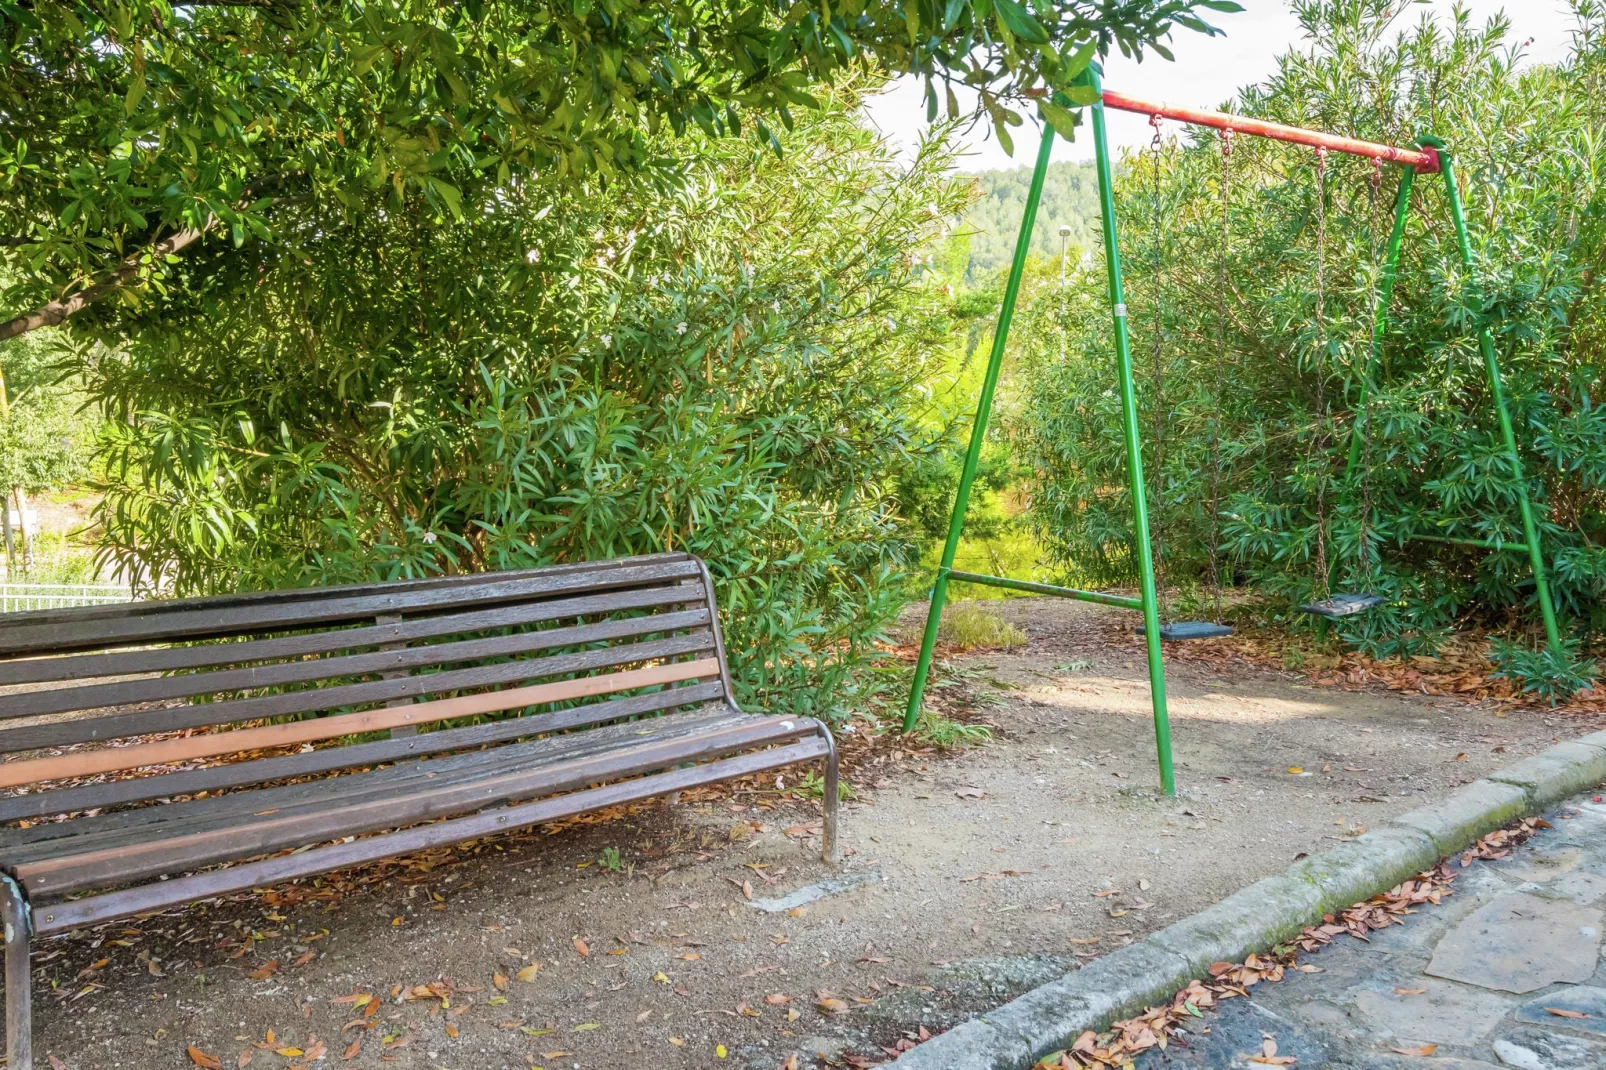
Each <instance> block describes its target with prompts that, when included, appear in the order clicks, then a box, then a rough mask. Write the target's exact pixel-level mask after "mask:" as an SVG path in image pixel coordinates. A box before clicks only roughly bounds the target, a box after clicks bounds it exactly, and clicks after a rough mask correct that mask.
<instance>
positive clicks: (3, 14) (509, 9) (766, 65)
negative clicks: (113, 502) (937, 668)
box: [0, 0, 1237, 340]
mask: <svg viewBox="0 0 1606 1070" xmlns="http://www.w3.org/2000/svg"><path fill="white" fill-rule="evenodd" d="M1200 9H1206V10H1210V9H1213V10H1218V11H1230V10H1237V5H1236V4H1232V3H1229V2H1226V0H1124V2H1122V3H1117V4H1112V3H1110V2H1108V0H1048V2H1044V3H1040V4H1034V5H1032V7H1031V8H1030V9H1028V8H1027V7H1026V6H1023V5H1022V4H1021V3H1019V2H1017V0H949V2H947V3H946V4H942V5H939V4H937V3H936V2H935V0H909V2H907V3H901V4H892V3H872V2H869V0H847V2H846V3H845V4H842V5H839V6H837V7H834V8H833V7H832V6H831V5H825V6H821V5H819V4H815V3H812V2H805V0H758V2H755V0H724V2H719V3H701V4H684V3H678V2H674V0H600V2H598V0H573V2H564V3H555V2H551V0H547V2H534V3H516V2H514V0H467V2H460V0H201V2H198V3H173V2H171V0H154V2H143V3H133V2H126V0H111V2H106V3H102V2H98V0H96V2H90V0H37V2H35V3H31V4H5V5H0V63H3V68H0V69H3V71H4V75H3V77H0V235H4V236H5V237H4V239H3V240H0V252H3V261H0V262H3V266H4V273H5V276H6V278H7V279H8V280H9V283H10V284H9V286H8V287H7V288H6V289H5V291H4V294H3V296H0V305H3V306H4V309H5V310H6V313H7V315H8V316H9V318H8V319H6V320H3V321H0V340H3V339H5V338H9V337H14V336H17V335H19V334H23V333H26V332H27V331H29V330H33V329H37V328H38V327H41V326H48V325H51V324H58V323H62V322H64V321H66V320H67V319H68V318H69V317H71V316H73V315H74V314H75V313H77V312H78V311H80V310H81V309H82V308H84V307H86V306H88V305H92V304H95V303H96V302H102V301H105V300H106V299H107V298H113V297H115V298H117V299H118V303H119V304H131V303H136V302H138V301H139V300H141V299H144V300H155V301H157V302H158V303H159V302H160V301H161V300H162V299H164V294H165V293H166V291H167V290H168V289H169V288H170V287H171V286H172V285H173V284H174V279H173V278H172V272H173V270H174V261H175V260H176V259H177V258H178V257H180V256H181V255H182V254H185V253H186V252H187V251H189V250H193V249H194V248H196V247H197V246H198V245H200V244H215V243H203V242H202V239H203V238H204V237H206V236H207V235H209V234H216V235H218V239H219V241H220V242H223V243H226V244H232V245H234V246H240V245H243V244H245V243H246V242H248V241H251V240H268V239H272V238H274V237H275V236H279V237H284V236H285V234H284V233H283V232H284V231H286V229H287V228H288V230H290V231H293V230H294V228H295V226H296V221H297V220H298V219H299V218H300V215H299V214H298V209H299V207H300V206H301V205H302V204H304V203H305V202H307V201H309V200H310V201H311V202H313V203H315V204H316V205H317V206H318V207H319V209H320V210H322V211H325V212H328V211H331V210H335V209H344V210H352V211H371V210H373V206H374V205H375V204H376V203H378V202H381V201H385V200H388V201H389V202H390V204H391V208H392V210H401V211H406V212H412V211H414V210H415V209H414V208H412V207H409V205H411V204H412V201H413V199H418V200H421V201H422V203H423V204H424V205H426V206H427V209H428V211H430V212H431V213H433V214H434V215H436V216H437V217H440V218H458V217H459V216H461V214H462V212H463V207H464V204H465V203H476V204H477V203H481V202H483V201H484V199H485V197H486V193H485V192H484V191H485V190H486V189H489V188H492V187H506V186H507V185H508V184H509V183H510V182H513V181H521V182H528V181H535V180H538V179H544V178H549V177H553V176H558V177H561V176H564V175H578V174H583V173H599V174H601V175H604V176H609V175H620V176H625V175H640V176H644V177H645V178H646V179H648V180H649V181H651V180H658V181H668V180H672V178H673V174H674V170H675V167H676V165H675V163H674V161H673V158H672V157H673V155H674V154H675V153H676V152H677V151H678V148H677V147H676V146H674V145H672V144H670V143H666V142H665V141H663V140H662V139H658V138H656V137H655V136H654V135H655V133H656V132H657V131H658V130H659V129H660V128H666V129H668V128H672V129H673V130H674V131H676V132H677V133H679V132H684V131H686V130H691V129H698V130H700V131H701V132H702V133H703V134H705V135H708V136H713V135H716V134H737V133H741V132H744V131H750V132H752V133H753V134H754V135H755V136H756V137H757V138H758V139H759V140H760V141H761V142H764V143H768V144H770V145H771V146H776V147H778V145H779V142H778V141H777V138H776V134H775V132H774V130H773V127H774V126H775V124H776V123H777V122H778V123H779V124H780V125H781V126H782V127H784V128H790V127H791V125H792V124H793V123H794V121H795V115H796V109H804V110H806V109H808V108H812V107H814V106H815V105H816V104H817V101H816V98H815V96H814V95H813V94H814V93H815V92H816V91H817V87H819V86H824V85H829V84H832V83H834V82H837V81H840V80H841V79H843V78H845V77H849V76H851V75H852V74H853V72H856V71H861V70H863V69H866V68H868V67H872V66H873V67H875V68H877V69H880V70H883V71H886V72H889V73H894V74H896V73H909V74H914V75H917V76H920V77H923V78H924V79H925V81H926V83H927V91H928V103H929V105H930V114H931V115H932V116H933V117H934V116H935V115H936V114H937V111H938V110H939V109H938V87H939V86H947V85H948V84H949V83H951V82H953V81H955V80H958V81H962V82H964V83H965V84H966V85H968V86H971V87H972V88H974V89H976V90H977V91H978V92H979V94H980V105H979V106H980V107H981V108H982V109H983V110H985V111H986V112H987V113H988V114H989V115H990V117H991V118H992V121H993V122H994V123H995V125H996V126H997V129H998V132H999V136H1000V137H1001V138H1003V139H1006V140H1007V138H1008V132H1007V131H1008V128H1009V127H1010V126H1012V125H1018V124H1019V123H1020V122H1021V118H1020V116H1019V115H1018V114H1017V113H1016V111H1015V110H1014V108H1015V107H1018V106H1020V105H1021V103H1022V102H1027V101H1029V96H1028V95H1029V94H1034V93H1038V92H1039V91H1042V90H1062V91H1070V88H1071V87H1070V81H1071V79H1073V78H1074V77H1075V76H1076V75H1077V73H1078V72H1080V71H1081V70H1082V68H1083V67H1084V66H1085V65H1086V63H1087V62H1088V60H1089V59H1090V58H1091V56H1092V55H1093V54H1094V52H1095V50H1097V49H1100V48H1102V49H1106V50H1107V49H1109V48H1111V47H1120V48H1121V49H1122V50H1123V51H1126V52H1134V53H1141V52H1142V50H1144V49H1146V48H1153V49H1155V50H1157V51H1159V52H1161V53H1162V54H1163V53H1164V46H1163V44H1161V43H1160V42H1161V41H1163V40H1164V39H1165V38H1166V37H1167V36H1168V35H1169V34H1170V32H1171V30H1172V28H1173V26H1183V27H1188V28H1192V29H1195V30H1200V31H1204V32H1213V31H1212V30H1211V28H1210V27H1209V26H1208V25H1207V24H1205V23H1204V22H1202V21H1201V20H1200V18H1199V17H1198V15H1197V14H1196V13H1195V12H1196V11H1197V10H1200ZM947 97H948V104H949V107H950V108H951V109H954V110H957V105H956V104H955V103H954V98H953V95H952V93H951V91H950V92H949V93H948V94H947ZM1033 106H1034V107H1037V108H1039V109H1042V110H1044V111H1045V114H1047V115H1048V117H1049V118H1050V119H1051V120H1052V121H1054V122H1056V123H1058V124H1061V125H1063V126H1065V127H1066V129H1067V130H1068V129H1069V126H1070V124H1071V123H1072V122H1073V118H1072V117H1071V115H1070V113H1069V112H1067V111H1065V110H1063V109H1060V108H1058V107H1057V106H1056V105H1054V104H1053V103H1052V102H1050V101H1049V100H1048V98H1046V97H1043V98H1041V100H1040V101H1037V102H1035V103H1034V104H1033ZM212 260H213V262H216V260H217V258H216V257H213V258H212Z"/></svg>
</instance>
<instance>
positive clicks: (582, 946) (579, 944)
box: [574, 936, 591, 958]
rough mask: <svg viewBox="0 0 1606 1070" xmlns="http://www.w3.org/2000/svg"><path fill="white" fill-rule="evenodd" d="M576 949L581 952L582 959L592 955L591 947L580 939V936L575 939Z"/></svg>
mask: <svg viewBox="0 0 1606 1070" xmlns="http://www.w3.org/2000/svg"><path fill="white" fill-rule="evenodd" d="M574 949H575V950H576V951H578V952H580V957H581V958H585V957H586V956H588V955H590V954H591V945H589V944H587V943H586V942H585V941H584V940H582V939H580V938H579V937H578V936H576V937H575V938H574Z"/></svg>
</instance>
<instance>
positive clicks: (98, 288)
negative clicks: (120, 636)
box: [0, 220, 215, 342]
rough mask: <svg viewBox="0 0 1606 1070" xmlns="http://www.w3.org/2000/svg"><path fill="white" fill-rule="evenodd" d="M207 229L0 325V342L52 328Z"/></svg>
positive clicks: (180, 235)
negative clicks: (142, 265) (147, 262)
mask: <svg viewBox="0 0 1606 1070" xmlns="http://www.w3.org/2000/svg"><path fill="white" fill-rule="evenodd" d="M214 221H215V220H214ZM211 228H212V224H211V223H209V224H208V225H207V226H206V227H205V228H204V229H202V230H190V229H185V230H180V231H176V232H175V233H173V234H170V235H168V236H167V237H165V238H163V239H162V240H161V241H158V242H156V243H154V244H152V245H147V246H146V247H144V248H143V249H141V250H140V251H139V252H138V253H136V254H134V255H133V256H130V257H129V258H128V259H127V260H124V261H123V262H122V264H121V266H119V267H118V268H117V270H116V271H114V272H112V273H111V274H110V275H108V276H107V277H106V278H104V279H102V280H100V281H99V282H97V283H95V284H94V285H93V286H89V287H86V288H84V289H82V290H79V291H78V292H77V293H75V294H68V295H67V296H66V297H59V298H57V299H56V300H54V301H50V302H47V303H46V304H43V305H40V306H39V307H38V308H36V309H34V310H33V311H32V312H27V313H24V314H23V315H21V316H18V317H16V318H15V319H13V320H11V321H10V322H8V323H4V324H0V342H4V341H6V340H7V339H11V338H18V337H20V336H22V335H24V334H27V333H28V332H29V331H35V330H38V329H39V328H40V327H54V326H56V325H57V324H58V323H63V322H65V321H66V319H67V317H69V316H71V315H73V314H74V313H76V312H78V311H80V310H81V309H83V308H85V307H87V306H89V305H92V304H94V303H95V302H96V301H99V300H100V299H102V298H103V297H106V296H107V295H108V294H111V293H113V292H115V291H117V290H119V289H121V288H122V287H123V285H124V284H125V283H127V282H128V281H129V280H130V279H132V278H134V277H135V276H137V275H138V274H139V273H140V266H141V264H142V262H144V260H145V258H146V257H147V256H148V257H150V259H151V261H152V262H155V261H157V260H160V259H161V258H163V257H166V256H169V255H171V254H172V253H176V252H178V251H179V250H180V249H183V248H184V247H185V246H187V245H191V244H193V243H194V242H195V241H196V240H197V239H199V238H200V237H201V236H202V235H203V234H205V233H206V231H207V230H210V229H211Z"/></svg>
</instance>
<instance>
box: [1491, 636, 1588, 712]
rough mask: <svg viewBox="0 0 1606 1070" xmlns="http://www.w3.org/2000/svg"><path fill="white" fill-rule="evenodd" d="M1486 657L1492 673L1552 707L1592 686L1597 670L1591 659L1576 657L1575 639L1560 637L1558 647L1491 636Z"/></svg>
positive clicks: (1576, 644) (1577, 655)
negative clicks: (1493, 667)
mask: <svg viewBox="0 0 1606 1070" xmlns="http://www.w3.org/2000/svg"><path fill="white" fill-rule="evenodd" d="M1489 660H1490V661H1492V662H1494V666H1495V670H1494V673H1493V674H1492V675H1494V676H1499V677H1502V678H1503V679H1506V680H1510V681H1511V682H1512V683H1513V684H1515V685H1517V688H1518V689H1519V690H1522V691H1525V692H1527V693H1528V694H1531V695H1538V696H1539V697H1540V698H1542V699H1544V700H1545V701H1547V702H1549V703H1550V704H1551V705H1552V706H1554V705H1555V704H1556V703H1558V702H1565V701H1566V700H1567V699H1569V698H1571V697H1572V696H1573V693H1574V692H1577V691H1582V690H1583V689H1584V688H1586V687H1593V686H1594V684H1595V677H1596V675H1597V673H1598V672H1599V666H1598V665H1597V664H1596V662H1595V661H1594V659H1592V658H1583V657H1580V656H1579V653H1578V641H1577V640H1576V639H1568V640H1563V642H1562V647H1561V649H1560V650H1552V649H1551V648H1550V647H1548V646H1544V647H1538V648H1535V647H1531V646H1529V645H1528V644H1526V643H1524V642H1520V641H1517V642H1512V641H1508V640H1505V639H1492V640H1490V642H1489Z"/></svg>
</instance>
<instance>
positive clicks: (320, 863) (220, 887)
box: [34, 737, 829, 936]
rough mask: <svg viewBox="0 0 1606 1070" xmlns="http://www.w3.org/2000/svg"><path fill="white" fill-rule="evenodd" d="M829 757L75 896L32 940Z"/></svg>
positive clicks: (599, 795)
mask: <svg viewBox="0 0 1606 1070" xmlns="http://www.w3.org/2000/svg"><path fill="white" fill-rule="evenodd" d="M828 752H829V746H828V744H827V743H826V741H825V740H824V739H822V738H819V737H814V738H810V739H806V740H803V741H801V742H798V743H793V744H789V745H787V746H784V747H776V748H773V749H770V750H762V751H756V752H753V753H751V754H744V755H739V756H737V757H734V758H726V759H723V760H720V761H716V762H709V763H707V764H703V765H697V766H692V767H690V768H686V769H675V770H672V771H669V772H665V773H660V774H658V775H656V776H650V777H642V778H639V779H635V780H626V781H621V782H618V783H614V784H609V785H606V786H604V787H600V788H592V789H589V790H585V791H577V792H574V793H572V794H568V795H561V796H558V797H556V798H551V799H543V800H541V801H539V802H533V803H525V804H522V805H519V806H509V807H498V808H495V809H491V810H487V811H484V812H481V813H477V814H473V815H470V816H468V817H460V818H454V819H451V820H448V821H440V822H435V823H433V824H428V825H421V826H417V827H414V828H410V829H405V830H402V831H400V832H390V833H386V834H385V835H382V836H374V837H367V838H363V839H358V840H354V841H352V842H350V843H339V844H333V845H330V846H327V847H319V848H314V849H312V850H309V851H299V852H296V853H293V854H289V855H281V856H278V857H275V858H266V859H263V860H261V861H258V862H248V863H244V864H241V865H236V866H229V867H228V868H226V869H218V870H212V871H209V872H205V873H197V874H194V875H192V876H188V877H181V878H178V879H176V880H170V881H161V882H156V883H150V884H145V885H141V886H139V887H135V888H130V889H127V890H125V891H120V892H112V893H110V894H107V895H100V896H94V897H91V898H84V899H77V900H74V901H72V902H70V903H60V904H55V905H51V906H43V907H39V908H37V909H35V911H34V932H35V935H37V936H48V935H52V934H54V933H61V932H67V931H70V930H72V929H78V928H82V927H84V926H88V925H94V924H98V923H100V922H104V921H111V920H113V919H115V918H123V917H128V916H130V915H133V914H143V913H146V912H149V911H155V910H162V909H165V908H167V907H171V906H177V905H180V904H183V903H190V902H194V901H195V900H197V899H209V898H212V897H213V896H219V895H226V894H229V893H232V892H243V891H250V890H251V889H253V888H258V887H266V886H269V885H273V884H278V883H280V882H282V881H287V880H294V879H295V878H297V877H306V876H311V875H313V874H317V873H327V872H329V871H330V870H335V869H342V868H345V867H348V866H355V865H359V864H362V863H365V862H371V861H375V860H377V859H382V858H393V857H395V856H397V855H403V854H411V853H413V852H416V851H424V850H429V849H431V848H434V847H438V846H441V845H444V844H451V843H459V842H462V841H464V840H470V839H477V838H480V837H482V836H489V835H494V834H496V833H498V832H506V831H511V830H514V829H522V828H529V827H531V826H533V825H540V824H545V823H547V822H550V821H559V820H562V819H564V818H568V817H574V816H577V815H579V814H584V813H589V812H591V811H594V810H601V809H606V808H607V807H610V806H618V805H620V804H621V803H628V802H634V801H637V800H640V799H650V798H652V797H654V796H656V795H664V794H668V793H670V792H674V791H684V790H686V789H688V788H695V787H700V786H702V785H704V784H713V783H718V782H719V781H722V780H730V779H732V778H735V777H741V776H747V775H750V774H752V773H759V772H763V771H765V770H767V769H778V768H781V767H783V766H788V765H795V764H797V763H798V762H806V761H814V760H818V759H821V758H824V757H825V756H826V754H827V753H828Z"/></svg>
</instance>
